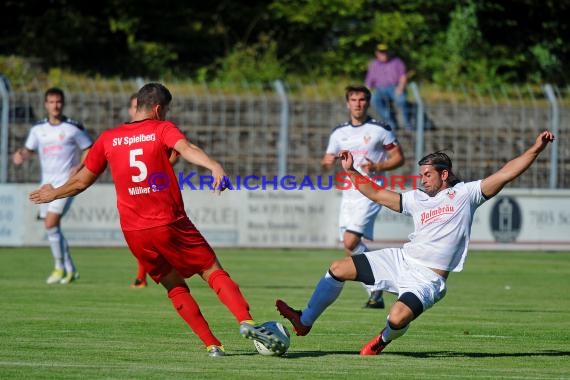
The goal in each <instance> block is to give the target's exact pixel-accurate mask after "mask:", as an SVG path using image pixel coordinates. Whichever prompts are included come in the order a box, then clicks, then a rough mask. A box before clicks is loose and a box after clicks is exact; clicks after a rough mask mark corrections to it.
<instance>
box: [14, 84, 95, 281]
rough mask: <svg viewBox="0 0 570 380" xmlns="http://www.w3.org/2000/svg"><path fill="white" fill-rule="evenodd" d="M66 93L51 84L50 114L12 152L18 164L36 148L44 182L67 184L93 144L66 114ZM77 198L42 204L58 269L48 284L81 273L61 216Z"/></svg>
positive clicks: (47, 99)
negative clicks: (62, 224) (77, 267)
mask: <svg viewBox="0 0 570 380" xmlns="http://www.w3.org/2000/svg"><path fill="white" fill-rule="evenodd" d="M64 104H65V96H64V93H63V91H62V90H60V89H59V88H50V89H48V90H47V91H46V93H45V96H44V107H45V110H46V112H47V118H45V119H43V120H40V121H38V122H37V123H35V124H34V125H33V126H32V128H31V129H30V132H29V134H28V137H27V139H26V142H25V144H24V147H23V148H20V149H18V150H17V151H16V152H15V153H14V155H13V156H12V161H13V162H14V164H15V165H17V166H18V165H21V164H22V163H23V162H24V160H26V159H27V158H29V157H30V156H31V155H32V153H33V152H37V154H38V156H39V160H40V166H41V172H42V178H41V184H42V185H43V184H47V183H51V184H52V185H53V186H61V185H63V184H64V183H65V182H66V181H67V180H68V179H69V177H70V176H71V175H72V174H74V173H75V172H77V171H78V170H79V169H80V168H81V165H82V162H83V158H84V157H85V154H86V153H87V151H88V150H89V148H90V147H91V144H92V141H91V138H90V137H89V136H88V135H87V133H86V132H85V129H84V128H83V125H82V124H81V123H79V122H77V121H75V120H71V119H69V118H67V117H66V116H64V115H63V107H64ZM72 200H73V198H65V199H57V200H55V201H53V202H50V203H47V204H42V205H41V206H40V217H41V218H42V219H44V226H45V229H46V233H47V238H48V241H49V243H50V247H51V252H52V255H53V259H54V269H53V272H52V273H51V275H50V276H49V277H48V278H47V280H46V282H47V283H48V284H68V283H70V282H72V281H74V280H76V279H77V278H79V273H78V272H77V269H76V267H75V264H74V263H73V259H72V258H71V254H70V252H69V245H68V243H67V240H66V239H65V237H64V236H63V233H62V231H61V218H62V217H63V215H65V212H66V211H67V209H68V208H69V206H70V205H71V202H72Z"/></svg>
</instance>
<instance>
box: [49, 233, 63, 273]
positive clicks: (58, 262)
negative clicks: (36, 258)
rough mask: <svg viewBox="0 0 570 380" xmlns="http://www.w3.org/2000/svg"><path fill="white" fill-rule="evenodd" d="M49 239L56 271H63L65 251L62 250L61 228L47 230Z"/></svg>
mask: <svg viewBox="0 0 570 380" xmlns="http://www.w3.org/2000/svg"><path fill="white" fill-rule="evenodd" d="M46 233H47V238H48V241H49V245H50V247H51V254H52V256H53V261H54V267H55V269H63V268H64V267H63V251H62V249H61V240H62V238H63V236H62V235H61V230H60V229H59V227H52V228H48V229H46Z"/></svg>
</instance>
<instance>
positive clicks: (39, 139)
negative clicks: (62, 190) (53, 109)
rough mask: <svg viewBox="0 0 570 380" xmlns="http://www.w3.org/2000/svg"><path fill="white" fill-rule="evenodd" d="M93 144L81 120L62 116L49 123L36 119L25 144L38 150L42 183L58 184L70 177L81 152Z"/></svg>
mask: <svg viewBox="0 0 570 380" xmlns="http://www.w3.org/2000/svg"><path fill="white" fill-rule="evenodd" d="M92 143H93V142H92V141H91V138H90V137H89V135H87V133H86V132H85V129H84V128H83V125H82V124H81V123H80V122H78V121H75V120H72V119H69V118H67V117H65V116H64V117H63V118H62V122H61V123H60V124H58V125H51V124H50V123H49V122H48V120H47V119H43V120H40V121H38V122H37V123H36V124H34V125H33V126H32V128H31V129H30V133H29V134H28V138H27V139H26V143H25V144H24V146H25V147H26V149H28V150H33V151H36V152H37V153H38V156H39V158H40V163H41V169H42V184H45V183H51V184H52V185H54V186H56V187H57V186H61V185H63V184H64V183H65V182H66V181H67V180H68V179H69V172H70V171H71V168H73V167H74V166H76V165H77V164H79V162H80V158H81V151H82V150H85V149H87V148H89V147H90V146H91V144H92Z"/></svg>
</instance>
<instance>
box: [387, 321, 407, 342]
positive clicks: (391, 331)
mask: <svg viewBox="0 0 570 380" xmlns="http://www.w3.org/2000/svg"><path fill="white" fill-rule="evenodd" d="M389 317H390V316H388V318H389ZM409 327H410V324H409V323H408V324H407V325H406V326H404V327H402V328H400V329H396V328H394V327H393V326H392V324H391V323H390V320H388V319H387V320H386V328H384V330H383V331H382V340H383V341H384V342H390V341H392V340H394V339H397V338H399V337H401V336H402V335H404V334H405V333H406V331H408V328H409Z"/></svg>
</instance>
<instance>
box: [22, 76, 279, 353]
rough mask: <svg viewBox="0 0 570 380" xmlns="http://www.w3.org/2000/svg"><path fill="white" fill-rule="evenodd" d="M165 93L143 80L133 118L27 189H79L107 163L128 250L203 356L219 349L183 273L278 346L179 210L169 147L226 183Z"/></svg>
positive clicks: (243, 325)
mask: <svg viewBox="0 0 570 380" xmlns="http://www.w3.org/2000/svg"><path fill="white" fill-rule="evenodd" d="M171 100H172V95H171V94H170V91H169V90H168V89H167V88H166V87H165V86H163V85H162V84H160V83H148V84H146V85H145V86H143V87H142V88H141V89H140V90H139V92H138V95H137V102H138V105H137V111H136V114H135V118H134V120H133V121H131V122H129V123H125V124H123V125H120V126H118V127H116V128H113V129H109V130H106V131H104V132H103V133H102V134H101V136H99V138H98V139H97V140H96V142H95V143H94V144H93V147H92V149H91V151H90V152H89V154H88V156H87V157H86V159H85V166H84V167H83V169H81V171H79V172H78V173H77V174H76V175H74V176H73V177H72V178H70V179H69V180H68V181H67V182H66V183H65V184H63V185H62V186H60V187H58V188H54V187H53V186H51V185H49V184H47V185H44V186H42V187H41V188H39V189H37V190H35V191H33V192H32V193H31V194H30V200H31V201H32V202H34V203H45V202H50V201H52V200H54V199H59V198H65V197H69V196H73V195H76V194H79V193H81V192H82V191H84V190H85V189H87V188H88V187H89V186H91V185H92V184H93V183H94V182H95V180H96V179H97V178H98V177H99V175H101V174H102V173H103V171H104V170H105V168H106V167H107V165H108V166H109V167H110V169H111V173H112V176H113V181H114V183H115V190H116V194H117V208H118V211H119V218H120V223H121V229H122V231H123V234H124V236H125V239H126V241H127V244H128V246H129V248H130V249H131V251H132V253H133V255H134V256H135V257H136V258H137V259H138V260H139V262H141V263H142V264H143V266H144V268H145V269H146V271H147V273H148V274H149V276H150V277H151V278H152V279H153V280H154V281H155V282H157V283H161V284H162V285H163V286H164V287H165V288H166V290H167V292H168V297H169V298H170V299H171V301H172V304H173V306H174V308H175V309H176V311H177V312H178V314H179V315H180V316H181V317H182V319H184V321H186V323H187V324H188V325H189V326H190V328H191V329H192V331H194V333H195V334H196V335H197V336H198V337H199V338H200V339H201V340H202V342H203V343H204V345H205V346H206V350H207V351H208V355H209V356H223V355H224V354H225V351H224V347H223V346H222V343H221V342H220V341H219V340H218V339H217V338H216V337H215V336H214V334H213V333H212V331H211V330H210V327H209V326H208V322H207V321H206V320H205V318H204V316H203V315H202V313H201V311H200V308H199V306H198V304H197V303H196V301H195V300H194V298H193V297H192V295H191V294H190V290H189V288H188V285H187V283H186V281H185V279H186V278H189V277H191V276H193V275H194V274H198V275H200V276H201V277H202V278H203V279H204V281H206V282H207V283H208V285H209V286H210V287H211V288H212V289H213V290H214V292H215V293H216V295H217V296H218V298H219V299H220V301H221V302H222V303H223V304H224V305H226V307H227V308H228V309H229V310H230V312H231V313H232V314H233V315H234V316H235V318H236V319H237V321H238V322H239V324H240V328H239V331H240V334H241V335H242V336H243V337H245V338H248V339H253V340H256V341H259V342H260V343H262V344H263V345H265V346H266V347H268V348H269V349H271V350H275V351H276V352H278V351H279V350H282V349H283V347H284V346H285V342H282V341H281V340H280V339H279V338H278V337H276V336H275V334H273V333H272V332H271V331H268V330H267V329H265V328H264V327H263V325H255V323H254V321H253V318H252V316H251V314H250V312H249V305H248V303H247V301H246V300H245V298H244V296H243V295H242V293H241V291H240V289H239V287H238V285H237V284H236V283H235V282H234V281H233V280H232V279H231V278H230V276H229V274H228V273H227V272H226V271H225V270H224V269H223V268H222V266H221V264H220V262H219V261H218V259H217V257H216V254H215V252H214V251H213V249H212V248H211V247H210V245H209V244H208V242H207V241H206V240H205V239H204V237H203V236H202V234H201V233H200V232H199V231H198V230H197V229H196V227H195V226H194V224H193V223H192V222H191V221H190V219H189V218H188V216H187V215H186V212H185V211H184V204H183V201H182V194H181V192H180V189H179V187H178V182H177V179H176V176H175V174H174V170H173V169H172V166H171V164H170V162H169V157H171V154H172V152H173V150H175V151H176V152H178V153H179V154H180V155H181V156H182V157H183V158H184V159H185V160H186V161H188V162H190V163H192V164H195V165H199V166H202V167H204V168H207V169H209V170H210V171H211V172H212V177H213V188H214V190H215V191H216V192H217V193H219V192H220V191H223V190H224V189H225V188H224V186H223V184H224V183H225V181H224V177H225V176H226V173H225V171H224V169H223V168H222V166H221V165H220V164H219V163H218V162H217V161H215V160H213V159H212V158H210V157H209V156H208V155H207V154H206V153H205V152H204V151H203V150H202V149H200V148H199V147H197V146H196V145H194V144H192V143H191V142H189V141H188V140H187V139H186V138H185V137H184V135H183V134H182V132H181V131H180V130H179V129H178V128H177V127H176V125H175V124H174V123H172V122H170V121H168V120H166V114H167V112H168V109H169V105H170V102H171Z"/></svg>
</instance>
